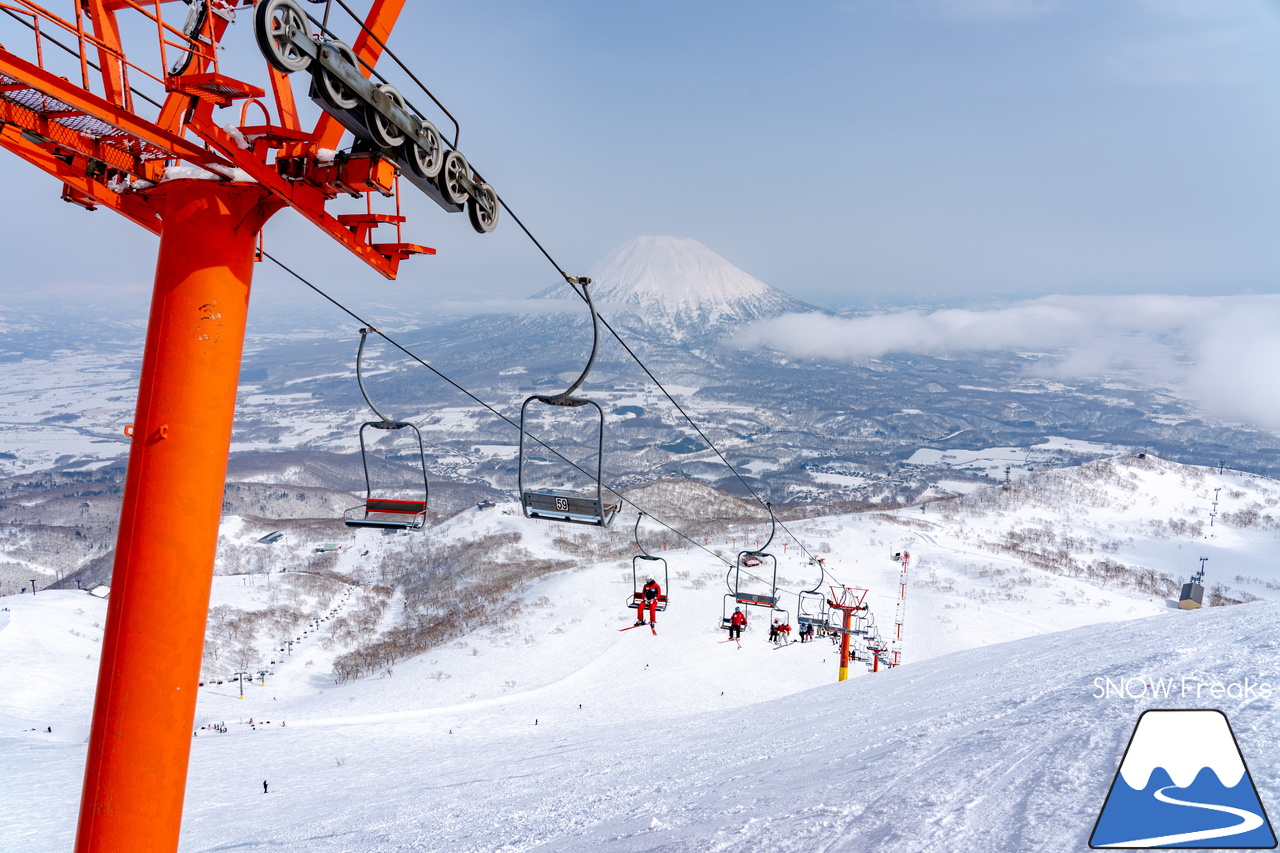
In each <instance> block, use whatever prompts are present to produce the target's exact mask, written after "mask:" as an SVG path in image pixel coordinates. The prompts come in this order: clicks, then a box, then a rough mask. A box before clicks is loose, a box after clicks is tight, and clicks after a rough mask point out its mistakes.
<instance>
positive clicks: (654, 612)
mask: <svg viewBox="0 0 1280 853" xmlns="http://www.w3.org/2000/svg"><path fill="white" fill-rule="evenodd" d="M660 595H662V587H661V586H660V585H659V584H658V581H657V580H655V579H654V577H653V575H649V577H647V578H645V582H644V586H643V587H642V588H641V589H640V592H638V593H636V617H637V618H636V625H637V626H639V625H643V624H644V610H645V608H646V607H647V608H649V624H650V625H657V624H658V596H660Z"/></svg>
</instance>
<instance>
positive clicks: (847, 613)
mask: <svg viewBox="0 0 1280 853" xmlns="http://www.w3.org/2000/svg"><path fill="white" fill-rule="evenodd" d="M867 592H868V590H865V589H857V588H854V587H848V586H832V587H831V597H830V598H828V599H827V606H828V607H829V608H831V609H832V610H839V611H840V613H841V614H842V615H843V616H844V623H843V625H842V626H841V627H839V628H833V629H830V630H835V631H839V632H840V673H839V676H838V677H837V679H836V680H837V681H848V680H849V636H850V635H851V634H852V633H853V618H854V616H855V615H856V614H858V613H862V612H865V611H867V610H868V609H869V607H870V605H868V604H867V603H866V601H867Z"/></svg>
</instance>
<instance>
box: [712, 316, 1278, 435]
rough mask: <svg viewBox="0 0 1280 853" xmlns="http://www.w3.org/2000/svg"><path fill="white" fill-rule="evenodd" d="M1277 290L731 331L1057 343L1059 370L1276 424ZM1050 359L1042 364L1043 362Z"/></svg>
mask: <svg viewBox="0 0 1280 853" xmlns="http://www.w3.org/2000/svg"><path fill="white" fill-rule="evenodd" d="M1277 328H1280V296H1233V297H1192V296H1161V295H1148V296H1049V297H1044V298H1041V299H1035V300H1029V301H1025V302H1019V303H1015V304H1011V305H1006V306H1002V307H998V308H989V309H947V310H942V311H933V312H921V311H903V312H897V313H884V314H874V315H868V316H861V317H832V316H828V315H823V314H789V315H786V316H783V317H779V318H776V319H773V320H767V321H762V322H759V323H754V324H752V325H751V326H750V327H748V328H747V329H745V330H743V331H742V332H741V333H739V334H738V335H737V339H738V341H739V342H740V343H741V345H743V346H746V347H768V348H771V349H775V350H778V351H780V352H782V353H785V354H787V355H790V356H794V357H799V358H818V359H833V360H840V361H865V360H868V359H874V358H879V357H881V356H885V355H889V354H892V353H923V354H946V353H960V352H973V351H983V350H987V351H1032V352H1052V353H1054V354H1055V355H1058V356H1060V359H1059V360H1056V361H1053V362H1048V363H1042V365H1041V367H1040V369H1044V370H1048V371H1051V372H1052V373H1053V374H1054V375H1057V376H1062V377H1088V376H1106V375H1116V374H1118V373H1123V374H1124V375H1126V376H1130V377H1137V378H1140V379H1142V380H1144V381H1146V382H1148V383H1151V384H1157V385H1169V386H1172V387H1174V388H1175V389H1177V390H1179V391H1180V392H1181V393H1183V394H1185V395H1186V396H1187V397H1189V398H1190V399H1192V400H1194V401H1195V402H1197V403H1199V404H1200V405H1201V406H1203V407H1204V408H1205V409H1207V410H1208V411H1210V412H1213V413H1215V414H1216V415H1218V416H1221V417H1224V418H1231V419H1239V420H1243V421H1246V422H1249V423H1253V424H1256V425H1259V426H1263V427H1267V428H1280V337H1278V336H1277V335H1276V334H1275V330H1276V329H1277ZM1046 364H1047V365H1048V366H1045V365H1046Z"/></svg>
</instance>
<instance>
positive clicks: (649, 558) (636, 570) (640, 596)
mask: <svg viewBox="0 0 1280 853" xmlns="http://www.w3.org/2000/svg"><path fill="white" fill-rule="evenodd" d="M642 518H644V513H643V512H642V513H640V514H639V515H638V516H636V529H635V534H636V547H637V548H639V549H640V553H639V554H636V555H635V556H634V557H632V558H631V590H632V592H631V598H630V599H629V600H628V601H627V606H628V607H630V608H631V609H632V610H636V609H639V608H640V603H641V602H642V601H643V600H644V592H643V591H642V590H643V588H644V582H643V581H642V580H641V578H647V577H648V576H649V575H653V576H654V578H655V579H656V578H657V570H658V566H657V565H655V564H657V563H661V564H662V593H661V594H660V595H659V596H658V606H657V609H658V612H659V613H661V612H662V611H663V610H666V609H667V601H668V592H667V591H668V590H669V589H670V588H671V583H670V580H671V578H670V575H669V574H668V571H667V561H666V560H664V559H663V558H662V557H655V556H653V555H652V554H650V553H649V552H648V551H646V550H645V549H644V546H643V545H641V544H640V519H642ZM642 562H643V563H644V564H645V567H646V571H644V572H641V571H640V564H641V563H642Z"/></svg>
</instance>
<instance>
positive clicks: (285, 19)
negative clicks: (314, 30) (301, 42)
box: [253, 0, 311, 74]
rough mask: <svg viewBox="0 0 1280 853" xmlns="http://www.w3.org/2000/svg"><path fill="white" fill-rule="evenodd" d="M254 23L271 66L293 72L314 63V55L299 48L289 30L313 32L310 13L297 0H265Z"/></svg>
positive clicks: (256, 33)
mask: <svg viewBox="0 0 1280 853" xmlns="http://www.w3.org/2000/svg"><path fill="white" fill-rule="evenodd" d="M253 23H254V27H253V31H254V35H256V36H257V38H258V49H259V50H261V51H262V55H263V57H265V58H266V60H267V62H269V63H271V67H273V68H275V69H276V70H277V71H281V72H283V73H285V74H292V73H293V72H294V71H302V70H303V69H305V68H306V67H307V66H308V65H310V64H311V57H310V56H308V55H307V54H306V53H304V52H303V51H301V50H299V49H298V46H297V45H295V44H294V43H293V40H292V39H290V38H289V31H290V30H296V31H298V32H300V33H310V32H311V25H310V23H309V22H308V21H307V14H306V13H305V12H303V11H302V7H301V6H299V5H298V4H297V3H295V2H294V0H264V2H261V3H259V4H258V9H257V11H256V12H255V13H254V16H253Z"/></svg>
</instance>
